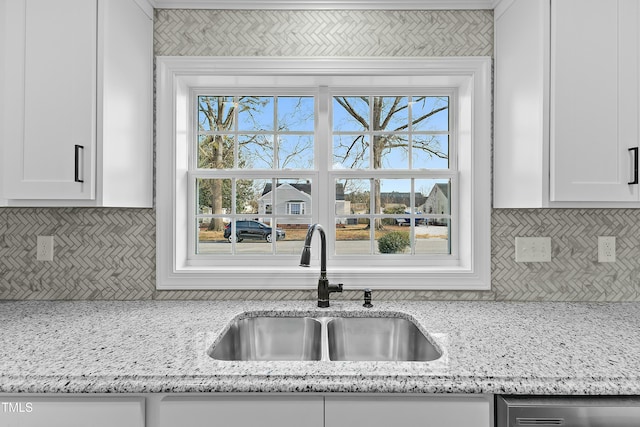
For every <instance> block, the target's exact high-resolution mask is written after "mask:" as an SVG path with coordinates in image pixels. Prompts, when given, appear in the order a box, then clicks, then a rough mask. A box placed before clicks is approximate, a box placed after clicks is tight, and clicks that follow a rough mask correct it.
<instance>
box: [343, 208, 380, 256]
mask: <svg viewBox="0 0 640 427" xmlns="http://www.w3.org/2000/svg"><path fill="white" fill-rule="evenodd" d="M369 254H371V227H370V220H369V218H355V217H346V218H336V255H369Z"/></svg>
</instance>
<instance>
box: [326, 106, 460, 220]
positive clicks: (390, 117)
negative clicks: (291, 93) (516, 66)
mask: <svg viewBox="0 0 640 427" xmlns="http://www.w3.org/2000/svg"><path fill="white" fill-rule="evenodd" d="M428 98H429V97H426V96H422V97H416V98H414V99H413V101H412V103H413V105H417V104H418V103H423V105H425V103H426V100H427V99H428ZM334 99H335V101H336V102H337V103H338V104H339V105H340V106H341V107H342V108H343V109H344V110H345V111H346V112H347V113H348V114H349V115H350V116H351V118H352V119H353V120H354V121H355V122H356V123H357V124H358V125H360V126H362V128H363V129H366V130H372V131H374V132H375V131H389V135H384V134H376V135H373V141H371V147H370V148H371V152H370V155H371V157H372V166H373V168H374V169H382V167H383V162H384V159H385V154H387V153H389V152H390V151H391V150H394V149H402V150H404V151H405V153H406V154H407V155H408V153H409V146H408V144H409V142H408V141H407V139H406V138H405V137H403V136H402V135H401V134H397V133H396V132H402V131H406V130H408V128H409V120H405V121H398V120H394V119H397V118H398V116H399V115H400V114H406V110H407V109H408V108H409V103H408V102H407V98H406V97H401V96H397V97H382V96H376V97H373V98H371V99H372V102H373V106H371V105H370V98H369V97H368V96H361V97H347V96H339V97H335V98H334ZM444 99H445V98H443V100H444ZM354 102H362V103H364V104H365V105H366V107H367V112H368V111H371V114H372V117H371V123H369V121H368V119H367V117H368V115H369V114H366V115H365V114H363V113H362V112H360V111H359V110H358V108H357V106H356V105H354ZM448 108H449V103H448V102H444V105H441V106H438V103H436V104H435V105H434V107H433V108H432V109H431V110H430V111H428V112H426V113H424V114H422V115H419V116H418V117H412V119H411V120H410V122H411V123H410V124H411V126H412V127H413V126H416V125H418V124H420V123H423V122H426V121H428V120H429V118H431V117H433V116H434V115H436V114H438V113H440V112H442V111H444V110H447V109H448ZM401 122H402V124H400V123H401ZM394 124H395V125H394ZM341 148H342V150H341V152H342V155H341V159H340V160H342V162H343V163H346V166H347V167H350V168H356V167H358V166H360V165H362V163H363V161H364V160H365V159H366V156H367V152H368V149H369V143H368V142H367V141H366V138H365V136H364V135H357V136H355V137H353V138H352V139H351V141H350V142H349V143H348V144H347V145H345V146H343V147H341ZM412 149H413V150H414V151H415V150H419V151H420V152H421V153H423V154H424V155H425V156H429V157H438V158H442V159H446V158H448V154H447V153H446V152H444V151H443V150H442V149H441V147H440V143H439V141H438V139H437V138H436V137H435V136H432V137H431V138H427V139H421V140H417V141H413V147H412ZM349 162H350V163H349ZM365 166H368V165H365ZM380 193H381V186H380V180H379V179H374V180H373V194H374V201H375V202H374V204H375V212H378V213H379V212H382V206H381V200H380ZM376 228H377V229H381V228H382V221H379V220H376Z"/></svg>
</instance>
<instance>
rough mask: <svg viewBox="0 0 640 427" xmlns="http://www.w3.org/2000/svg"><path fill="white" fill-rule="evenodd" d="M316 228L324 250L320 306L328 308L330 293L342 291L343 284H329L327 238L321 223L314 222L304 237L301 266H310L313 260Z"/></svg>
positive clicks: (320, 280) (319, 290)
mask: <svg viewBox="0 0 640 427" xmlns="http://www.w3.org/2000/svg"><path fill="white" fill-rule="evenodd" d="M316 230H318V231H319V232H320V243H321V245H320V246H321V252H322V254H321V255H320V279H319V280H318V307H322V308H326V307H329V294H331V292H342V284H338V285H332V284H329V279H327V238H326V236H325V234H324V229H323V228H322V226H321V225H320V224H313V225H312V226H311V227H309V231H307V237H305V239H304V248H303V249H302V255H301V256H300V266H301V267H309V263H310V262H311V238H312V237H313V232H314V231H316Z"/></svg>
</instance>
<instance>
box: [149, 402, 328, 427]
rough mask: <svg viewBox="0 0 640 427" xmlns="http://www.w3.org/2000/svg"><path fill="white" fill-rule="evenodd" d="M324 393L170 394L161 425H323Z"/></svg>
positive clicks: (162, 408) (161, 407) (162, 405)
mask: <svg viewBox="0 0 640 427" xmlns="http://www.w3.org/2000/svg"><path fill="white" fill-rule="evenodd" d="M323 411H324V401H323V398H322V396H295V395H288V396H286V397H284V396H280V397H279V396H263V395H254V396H251V395H246V396H220V395H218V396H184V397H182V396H167V397H164V398H163V399H162V400H161V401H160V405H159V417H158V419H159V426H160V427H175V426H180V427H205V426H206V427H323V425H324V423H323V420H324V416H323Z"/></svg>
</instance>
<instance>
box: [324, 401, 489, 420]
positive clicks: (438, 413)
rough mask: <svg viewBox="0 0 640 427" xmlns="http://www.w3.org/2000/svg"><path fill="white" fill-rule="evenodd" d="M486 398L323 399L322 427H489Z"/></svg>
mask: <svg viewBox="0 0 640 427" xmlns="http://www.w3.org/2000/svg"><path fill="white" fill-rule="evenodd" d="M490 422H491V399H490V398H488V397H486V396H472V397H467V396H464V397H462V396H461V397H453V396H397V397H396V396H381V397H375V396H373V397H370V396H362V397H358V396H346V395H343V396H335V397H334V396H327V397H326V398H325V427H353V426H367V427H389V426H402V427H442V426H447V427H489V426H490Z"/></svg>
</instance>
